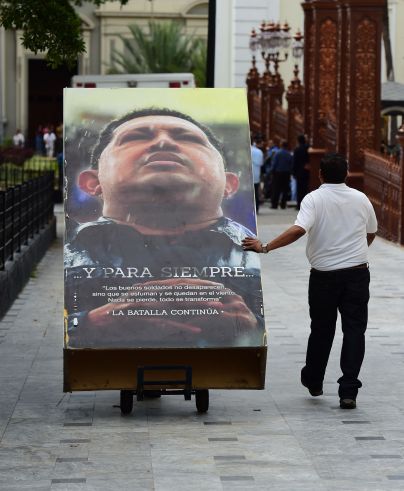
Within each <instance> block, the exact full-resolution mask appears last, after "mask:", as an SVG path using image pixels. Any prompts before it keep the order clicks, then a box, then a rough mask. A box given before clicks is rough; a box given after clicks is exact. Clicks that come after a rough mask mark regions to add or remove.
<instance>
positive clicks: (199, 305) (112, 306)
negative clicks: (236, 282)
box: [86, 278, 257, 346]
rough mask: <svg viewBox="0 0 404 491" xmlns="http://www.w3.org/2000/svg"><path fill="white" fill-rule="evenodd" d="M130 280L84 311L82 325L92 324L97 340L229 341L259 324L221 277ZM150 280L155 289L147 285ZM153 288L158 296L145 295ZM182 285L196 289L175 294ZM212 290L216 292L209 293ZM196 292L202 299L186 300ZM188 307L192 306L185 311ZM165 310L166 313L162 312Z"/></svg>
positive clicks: (170, 342) (231, 342) (160, 343)
mask: <svg viewBox="0 0 404 491" xmlns="http://www.w3.org/2000/svg"><path fill="white" fill-rule="evenodd" d="M133 286H135V287H136V290H134V291H131V292H129V293H128V294H127V295H125V296H122V297H121V298H120V299H119V300H120V301H116V302H111V303H108V304H105V305H103V306H101V307H98V308H96V309H94V310H91V311H90V312H89V313H88V315H87V320H86V327H87V328H89V329H96V330H97V334H98V333H99V335H100V341H101V337H102V336H106V337H107V338H108V340H110V339H114V340H118V339H120V340H122V341H124V340H125V341H127V342H133V341H136V342H139V343H142V342H148V343H150V342H152V343H155V344H156V345H158V344H159V345H161V346H164V345H165V344H166V343H169V344H173V343H175V342H178V343H179V344H192V343H195V344H196V343H197V341H198V340H206V341H208V342H209V343H212V342H213V343H215V342H216V343H219V344H221V343H229V344H233V342H234V340H236V339H237V338H238V337H239V336H242V335H248V334H253V332H252V331H254V330H255V329H257V319H256V318H255V316H254V314H253V313H252V312H251V310H250V309H249V308H248V307H247V305H246V303H245V301H244V299H243V298H242V297H241V296H240V295H237V294H236V293H234V292H233V291H232V290H230V289H229V288H225V287H224V286H223V285H222V284H221V283H216V282H213V281H209V280H201V279H192V278H187V279H186V280H184V279H182V278H172V279H167V280H156V281H149V282H145V283H141V284H136V285H133ZM153 286H154V287H156V289H155V290H154V289H152V288H151V287H153ZM184 286H187V290H183V287H184ZM178 287H182V288H178ZM151 291H155V292H157V295H156V296H155V297H153V298H155V299H156V300H153V301H150V297H147V296H146V295H144V293H146V292H151ZM184 291H188V292H191V291H192V292H196V294H195V295H189V296H179V295H178V296H175V295H174V293H175V292H177V293H178V292H184ZM165 292H170V293H171V295H167V294H166V293H165ZM210 292H214V295H212V299H210V297H211V295H209V293H210ZM159 293H162V295H161V296H160V295H159ZM135 295H136V296H135ZM197 297H200V298H203V299H204V300H195V301H191V300H189V299H192V298H197ZM163 298H164V300H162V299H163ZM178 298H181V299H183V300H177V299H178ZM171 299H173V301H171ZM140 310H142V311H148V312H149V313H146V314H143V313H142V315H137V314H136V315H133V312H134V311H137V312H139V311H140ZM190 310H192V311H193V312H192V313H190V312H187V311H190ZM163 311H166V312H167V315H164V314H162V313H163ZM195 311H201V312H195ZM117 313H121V314H117ZM105 341H107V339H105Z"/></svg>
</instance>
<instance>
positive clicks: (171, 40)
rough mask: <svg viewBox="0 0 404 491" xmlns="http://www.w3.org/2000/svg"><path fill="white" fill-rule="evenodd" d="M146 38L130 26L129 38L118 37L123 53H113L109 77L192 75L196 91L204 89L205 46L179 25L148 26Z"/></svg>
mask: <svg viewBox="0 0 404 491" xmlns="http://www.w3.org/2000/svg"><path fill="white" fill-rule="evenodd" d="M148 27H149V34H146V33H145V32H144V31H143V30H142V28H141V27H140V26H138V25H137V24H132V25H130V26H129V30H130V33H131V37H130V38H127V37H124V36H120V39H121V40H122V42H123V44H124V52H120V51H117V50H115V51H114V52H113V55H112V67H111V68H110V70H109V72H110V73H180V72H192V73H194V75H195V79H196V83H197V85H198V87H204V86H205V85H206V42H205V41H204V40H203V39H201V38H197V37H193V36H190V35H187V34H185V33H184V32H183V29H182V26H181V25H180V24H179V23H178V22H174V21H171V22H154V21H150V22H149V23H148Z"/></svg>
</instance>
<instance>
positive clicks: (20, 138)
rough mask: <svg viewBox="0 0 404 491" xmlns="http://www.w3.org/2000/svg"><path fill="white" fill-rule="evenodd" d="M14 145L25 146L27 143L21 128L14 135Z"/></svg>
mask: <svg viewBox="0 0 404 491" xmlns="http://www.w3.org/2000/svg"><path fill="white" fill-rule="evenodd" d="M13 145H14V146H15V147H19V148H23V147H24V145H25V138H24V135H23V134H22V133H21V130H19V129H17V130H16V131H15V135H14V136H13Z"/></svg>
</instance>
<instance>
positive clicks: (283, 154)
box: [271, 141, 293, 209]
mask: <svg viewBox="0 0 404 491" xmlns="http://www.w3.org/2000/svg"><path fill="white" fill-rule="evenodd" d="M292 170H293V157H292V154H291V153H290V151H289V146H288V142H286V141H284V142H282V145H281V149H280V150H279V151H278V152H277V153H276V154H275V156H274V158H273V164H272V172H273V190H272V199H271V202H272V206H271V208H273V209H276V208H278V205H279V199H280V200H281V208H282V209H285V208H286V202H287V199H288V195H289V191H290V175H291V173H292Z"/></svg>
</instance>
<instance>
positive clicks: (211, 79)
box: [206, 0, 216, 88]
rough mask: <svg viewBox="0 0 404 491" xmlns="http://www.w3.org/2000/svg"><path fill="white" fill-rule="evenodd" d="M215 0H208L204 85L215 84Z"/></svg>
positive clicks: (210, 85)
mask: <svg viewBox="0 0 404 491" xmlns="http://www.w3.org/2000/svg"><path fill="white" fill-rule="evenodd" d="M215 48H216V0H209V17H208V48H207V51H208V53H207V61H206V87H209V88H212V87H214V86H215Z"/></svg>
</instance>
